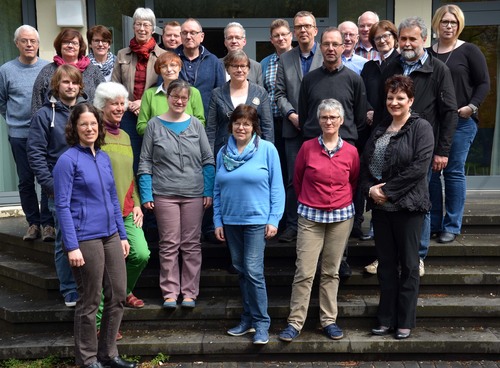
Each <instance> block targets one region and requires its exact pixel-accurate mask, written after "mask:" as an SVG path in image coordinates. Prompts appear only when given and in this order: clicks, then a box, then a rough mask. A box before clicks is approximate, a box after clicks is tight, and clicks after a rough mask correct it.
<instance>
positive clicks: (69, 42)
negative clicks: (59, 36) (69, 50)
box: [62, 41, 80, 47]
mask: <svg viewBox="0 0 500 368" xmlns="http://www.w3.org/2000/svg"><path fill="white" fill-rule="evenodd" d="M62 44H63V45H64V46H74V47H80V42H78V41H63V42H62Z"/></svg>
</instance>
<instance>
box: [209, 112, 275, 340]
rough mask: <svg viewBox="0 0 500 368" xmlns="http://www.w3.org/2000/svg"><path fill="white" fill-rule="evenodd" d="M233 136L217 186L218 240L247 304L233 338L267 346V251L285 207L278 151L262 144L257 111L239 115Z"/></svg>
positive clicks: (232, 119) (222, 158) (221, 160)
mask: <svg viewBox="0 0 500 368" xmlns="http://www.w3.org/2000/svg"><path fill="white" fill-rule="evenodd" d="M226 129H228V130H229V132H230V133H231V135H230V136H229V140H228V142H227V144H226V145H225V146H224V147H223V148H222V149H221V150H220V151H219V153H218V155H217V169H216V172H217V174H216V176H215V186H214V224H215V236H216V237H217V239H219V240H220V241H224V240H227V245H228V248H229V251H230V252H231V260H232V263H233V266H234V268H235V269H236V270H237V272H238V275H239V280H240V289H241V294H242V299H243V314H242V315H241V322H240V324H239V325H238V326H236V327H233V328H231V329H229V330H228V331H227V333H228V334H229V335H231V336H242V335H245V334H247V333H249V332H255V335H254V337H253V343H254V344H267V342H268V341H269V333H268V330H269V325H270V323H271V319H270V318H269V315H268V313H267V293H266V281H265V279H264V249H265V246H266V239H270V238H272V237H274V236H275V235H276V232H277V229H278V223H279V220H280V219H281V216H282V215H283V210H284V207H285V190H284V188H283V178H282V176H281V166H280V159H279V156H278V151H277V150H276V148H275V147H274V145H273V144H271V143H269V142H267V141H265V140H264V139H261V137H260V135H261V133H260V126H259V118H258V115H257V110H256V109H255V108H254V107H252V106H248V105H239V106H238V107H236V109H234V112H233V113H232V114H231V117H230V119H229V125H228V127H227V128H226Z"/></svg>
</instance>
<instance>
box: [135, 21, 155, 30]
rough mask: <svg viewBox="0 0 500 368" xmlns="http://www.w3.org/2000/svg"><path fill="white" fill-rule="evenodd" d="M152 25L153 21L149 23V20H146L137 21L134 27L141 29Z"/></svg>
mask: <svg viewBox="0 0 500 368" xmlns="http://www.w3.org/2000/svg"><path fill="white" fill-rule="evenodd" d="M151 27H153V25H152V24H151V23H149V22H148V23H146V22H144V23H137V22H136V23H134V28H137V29H141V28H144V29H149V28H151Z"/></svg>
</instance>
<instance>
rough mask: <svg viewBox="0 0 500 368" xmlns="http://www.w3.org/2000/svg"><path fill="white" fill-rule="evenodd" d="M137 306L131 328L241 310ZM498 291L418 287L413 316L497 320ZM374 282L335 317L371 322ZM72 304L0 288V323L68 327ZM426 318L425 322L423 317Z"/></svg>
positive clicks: (20, 327)
mask: <svg viewBox="0 0 500 368" xmlns="http://www.w3.org/2000/svg"><path fill="white" fill-rule="evenodd" d="M144 301H145V304H146V305H145V306H144V308H140V309H132V308H125V312H124V317H123V321H122V326H123V328H125V329H130V328H143V329H144V328H152V329H155V328H157V327H158V323H167V324H168V325H171V326H183V325H185V324H186V323H194V324H197V323H209V322H211V323H214V324H218V323H220V322H221V321H233V322H234V323H236V321H237V320H238V319H239V316H240V314H241V312H242V307H241V300H240V298H239V296H212V297H206V296H203V295H202V296H200V298H198V301H197V306H196V308H194V309H193V310H190V309H183V308H181V307H178V308H177V309H175V310H166V309H163V308H162V302H163V300H162V299H161V297H156V298H144ZM289 301H290V294H289V295H286V296H278V295H275V294H269V308H268V311H269V314H270V316H271V318H272V319H273V321H275V320H281V321H283V323H284V321H285V320H286V318H287V316H288V313H289ZM498 301H499V300H498V295H497V294H493V293H492V294H485V295H466V294H458V293H456V294H434V293H433V294H429V293H424V292H422V293H420V295H419V300H418V310H417V316H418V318H419V320H421V321H422V323H424V324H425V325H427V326H455V325H457V322H458V323H459V324H460V325H463V326H465V325H469V326H473V325H475V326H493V325H497V326H500V318H498V317H500V303H499V302H498ZM377 305H378V288H375V293H373V294H358V293H356V294H352V293H345V292H339V296H338V308H339V320H341V321H342V322H343V323H344V324H345V325H347V326H356V327H358V326H369V324H370V323H373V321H374V320H375V317H376V312H377ZM73 314H74V309H73V308H67V307H66V306H65V305H64V303H63V301H62V299H61V298H48V299H36V298H33V296H32V295H30V294H19V293H16V292H13V291H10V290H8V289H5V288H0V326H3V329H4V330H10V331H15V332H23V331H32V332H34V331H38V332H42V331H51V330H59V331H64V330H67V329H68V328H71V327H69V326H70V325H72V322H73ZM308 315H309V318H310V319H311V320H312V321H317V319H318V316H319V307H318V296H317V290H314V293H313V296H312V299H311V302H310V307H309V310H308ZM424 321H425V322H424Z"/></svg>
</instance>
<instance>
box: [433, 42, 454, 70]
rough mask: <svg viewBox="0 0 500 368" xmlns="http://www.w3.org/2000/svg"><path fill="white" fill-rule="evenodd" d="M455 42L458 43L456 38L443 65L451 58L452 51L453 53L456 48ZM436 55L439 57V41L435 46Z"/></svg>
mask: <svg viewBox="0 0 500 368" xmlns="http://www.w3.org/2000/svg"><path fill="white" fill-rule="evenodd" d="M457 42H458V38H457V39H456V40H455V44H454V45H453V48H452V49H451V51H450V53H449V54H448V57H447V58H446V60H445V61H444V63H445V64H446V63H447V62H448V60H450V56H451V54H453V51H455V47H456V46H457ZM436 54H437V55H439V41H438V44H437V50H436Z"/></svg>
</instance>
